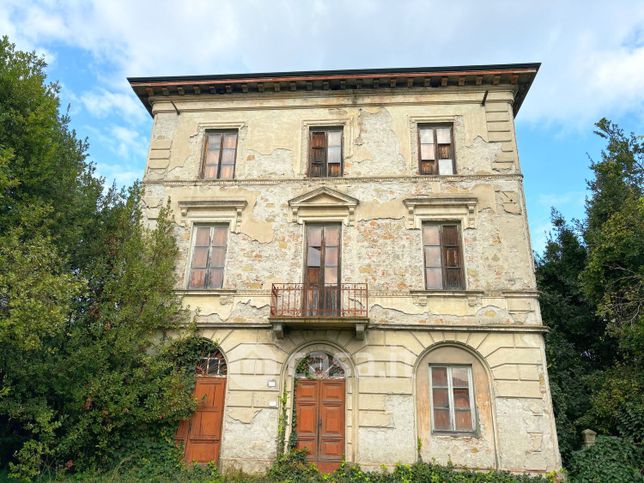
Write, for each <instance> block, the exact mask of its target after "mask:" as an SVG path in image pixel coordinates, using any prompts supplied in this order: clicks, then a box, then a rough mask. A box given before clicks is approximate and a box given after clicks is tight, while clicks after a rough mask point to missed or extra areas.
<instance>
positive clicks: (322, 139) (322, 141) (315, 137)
mask: <svg viewBox="0 0 644 483" xmlns="http://www.w3.org/2000/svg"><path fill="white" fill-rule="evenodd" d="M311 147H312V148H326V135H325V133H324V132H323V131H322V132H319V131H318V132H315V131H312V132H311Z"/></svg>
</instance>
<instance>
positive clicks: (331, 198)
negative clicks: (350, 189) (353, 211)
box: [288, 186, 359, 207]
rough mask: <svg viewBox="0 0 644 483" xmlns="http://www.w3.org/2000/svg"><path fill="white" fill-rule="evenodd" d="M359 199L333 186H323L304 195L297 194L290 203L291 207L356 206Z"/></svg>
mask: <svg viewBox="0 0 644 483" xmlns="http://www.w3.org/2000/svg"><path fill="white" fill-rule="evenodd" d="M358 203H359V201H358V200H357V199H356V198H354V197H353V196H349V195H347V194H345V193H342V192H340V191H336V190H334V189H331V188H327V187H326V186H323V187H321V188H317V189H314V190H313V191H309V192H308V193H304V194H303V195H300V196H296V197H295V198H293V199H291V200H289V202H288V204H289V206H291V207H303V206H328V207H333V206H337V207H341V206H344V207H355V206H357V205H358Z"/></svg>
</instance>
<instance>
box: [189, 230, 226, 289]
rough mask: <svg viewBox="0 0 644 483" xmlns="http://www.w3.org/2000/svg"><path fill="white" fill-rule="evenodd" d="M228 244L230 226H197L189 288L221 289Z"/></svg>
mask: <svg viewBox="0 0 644 483" xmlns="http://www.w3.org/2000/svg"><path fill="white" fill-rule="evenodd" d="M227 242H228V225H211V226H205V225H201V226H197V227H195V232H194V246H193V248H192V259H191V262H190V279H189V281H188V288H221V287H222V286H223V283H224V262H225V261H226V245H227Z"/></svg>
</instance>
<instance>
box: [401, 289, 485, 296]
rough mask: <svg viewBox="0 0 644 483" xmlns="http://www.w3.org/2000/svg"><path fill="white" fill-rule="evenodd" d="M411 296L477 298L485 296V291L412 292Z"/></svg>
mask: <svg viewBox="0 0 644 483" xmlns="http://www.w3.org/2000/svg"><path fill="white" fill-rule="evenodd" d="M409 293H410V294H411V295H422V296H424V297H473V296H474V297H476V296H479V295H483V294H484V293H485V292H484V291H483V290H410V291H409Z"/></svg>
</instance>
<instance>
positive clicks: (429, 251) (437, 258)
mask: <svg viewBox="0 0 644 483" xmlns="http://www.w3.org/2000/svg"><path fill="white" fill-rule="evenodd" d="M425 266H426V267H438V268H440V266H441V247H439V246H428V247H425Z"/></svg>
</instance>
